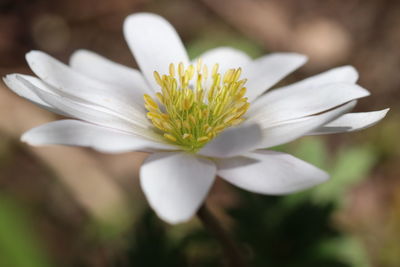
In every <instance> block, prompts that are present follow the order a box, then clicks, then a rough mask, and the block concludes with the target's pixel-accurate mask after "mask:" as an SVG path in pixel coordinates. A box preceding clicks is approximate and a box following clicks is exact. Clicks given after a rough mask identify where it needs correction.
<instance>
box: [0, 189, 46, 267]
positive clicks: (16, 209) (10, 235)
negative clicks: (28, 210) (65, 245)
mask: <svg viewBox="0 0 400 267" xmlns="http://www.w3.org/2000/svg"><path fill="white" fill-rule="evenodd" d="M30 225H31V224H30V222H29V218H28V217H27V216H26V214H24V210H22V208H21V207H20V206H19V205H17V204H16V203H14V202H13V201H12V200H10V199H9V198H7V197H5V196H3V195H0V266H10V267H11V266H12V267H46V266H50V265H49V263H48V261H47V258H46V256H45V255H44V253H43V250H42V249H41V247H40V243H39V242H38V238H37V236H36V235H35V234H34V233H33V231H32V229H30Z"/></svg>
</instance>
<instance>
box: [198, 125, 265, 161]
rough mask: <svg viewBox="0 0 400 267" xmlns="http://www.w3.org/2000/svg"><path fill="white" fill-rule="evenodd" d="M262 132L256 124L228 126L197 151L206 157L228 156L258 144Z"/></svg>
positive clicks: (251, 148) (243, 151)
mask: <svg viewBox="0 0 400 267" xmlns="http://www.w3.org/2000/svg"><path fill="white" fill-rule="evenodd" d="M261 141H262V132H261V129H260V126H259V125H257V124H244V125H241V126H238V127H234V128H228V129H227V130H225V131H223V132H222V133H221V134H220V135H218V136H217V137H216V138H215V139H213V140H212V141H210V142H209V143H208V144H206V145H205V146H204V147H203V148H202V149H201V150H200V151H199V152H198V153H199V154H200V155H203V156H207V157H216V158H228V157H234V156H237V155H241V154H243V153H245V152H248V151H251V150H253V149H254V148H256V147H259V146H260V142H261Z"/></svg>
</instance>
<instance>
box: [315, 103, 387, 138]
mask: <svg viewBox="0 0 400 267" xmlns="http://www.w3.org/2000/svg"><path fill="white" fill-rule="evenodd" d="M388 111H389V109H388V108H387V109H383V110H378V111H370V112H358V113H347V114H344V115H342V116H340V117H339V118H337V119H336V120H334V121H331V122H330V123H328V124H325V125H324V126H322V127H320V128H318V129H316V130H315V131H313V132H312V133H310V135H316V134H332V133H342V132H353V131H359V130H362V129H365V128H368V127H371V126H373V125H375V124H376V123H378V122H379V121H380V120H382V119H383V118H384V117H385V116H386V114H387V113H388Z"/></svg>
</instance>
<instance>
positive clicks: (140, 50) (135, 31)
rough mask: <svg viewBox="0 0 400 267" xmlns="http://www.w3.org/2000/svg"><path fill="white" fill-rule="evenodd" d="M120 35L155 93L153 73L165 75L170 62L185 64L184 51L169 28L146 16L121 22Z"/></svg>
mask: <svg viewBox="0 0 400 267" xmlns="http://www.w3.org/2000/svg"><path fill="white" fill-rule="evenodd" d="M124 35H125V39H126V41H127V42H128V45H129V48H130V49H131V51H132V53H133V55H134V56H135V59H136V62H137V64H138V65H139V67H140V69H141V71H142V72H143V75H144V76H145V78H146V80H147V82H148V83H149V84H150V85H151V87H152V88H153V90H155V91H158V88H159V86H158V85H157V83H156V81H155V79H154V76H153V72H154V71H158V72H159V73H160V74H161V75H163V74H167V73H168V68H169V64H170V63H175V64H177V63H179V62H182V63H184V64H188V63H189V58H188V56H187V53H186V50H185V48H184V46H183V44H182V41H181V39H180V38H179V36H178V34H177V33H176V31H175V29H174V28H173V27H172V25H171V24H170V23H169V22H168V21H166V20H165V19H164V18H162V17H160V16H158V15H155V14H150V13H138V14H134V15H130V16H129V17H127V18H126V20H125V22H124Z"/></svg>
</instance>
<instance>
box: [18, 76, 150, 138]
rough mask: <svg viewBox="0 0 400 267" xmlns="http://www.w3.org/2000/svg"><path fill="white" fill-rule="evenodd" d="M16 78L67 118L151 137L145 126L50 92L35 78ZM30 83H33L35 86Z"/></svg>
mask: <svg viewBox="0 0 400 267" xmlns="http://www.w3.org/2000/svg"><path fill="white" fill-rule="evenodd" d="M16 77H17V80H19V81H21V83H23V84H24V86H26V87H27V88H29V90H31V92H33V93H34V94H36V96H37V97H39V98H40V99H41V100H42V101H43V102H45V103H47V104H48V105H50V106H52V107H57V109H58V110H61V111H62V112H63V113H64V114H66V115H67V116H70V117H74V118H77V119H81V120H84V121H88V122H92V123H95V124H99V125H103V126H106V127H111V128H115V129H119V130H122V131H126V132H130V133H135V134H137V135H141V136H152V133H151V131H150V130H147V127H146V125H145V124H139V123H138V122H137V121H134V120H132V119H130V118H126V117H123V116H121V115H120V114H118V113H115V112H113V111H110V110H108V109H105V108H103V107H101V106H96V105H93V104H90V103H82V102H79V101H78V100H79V99H73V98H71V97H70V96H68V95H58V94H56V93H55V92H52V91H51V88H50V87H49V86H47V85H46V84H45V83H43V82H42V81H40V80H39V79H36V78H35V77H30V79H29V81H28V80H26V79H25V78H24V77H22V76H20V75H17V76H16ZM31 81H35V85H34V84H33V83H31ZM60 93H61V92H60Z"/></svg>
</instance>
